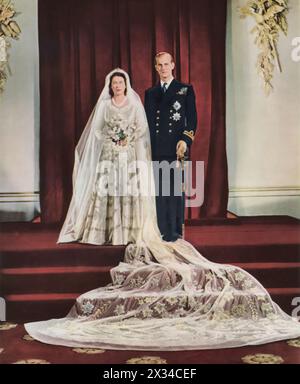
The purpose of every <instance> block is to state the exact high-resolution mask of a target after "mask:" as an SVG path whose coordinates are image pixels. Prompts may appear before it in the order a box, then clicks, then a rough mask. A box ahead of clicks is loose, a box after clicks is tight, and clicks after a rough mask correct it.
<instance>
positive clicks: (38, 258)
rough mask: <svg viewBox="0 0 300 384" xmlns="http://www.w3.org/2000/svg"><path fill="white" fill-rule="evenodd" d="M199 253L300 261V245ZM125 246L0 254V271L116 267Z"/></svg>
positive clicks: (214, 257)
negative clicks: (61, 267)
mask: <svg viewBox="0 0 300 384" xmlns="http://www.w3.org/2000/svg"><path fill="white" fill-rule="evenodd" d="M194 246H195V247H196V248H197V250H198V252H200V253H201V255H203V256H204V257H206V258H207V259H208V260H210V261H213V262H216V263H229V264H230V263H238V262H245V263H248V262H249V263H256V262H274V263H276V262H300V245H299V244H275V245H274V244H270V245H266V244H265V245H234V246H231V245H197V244H194ZM124 250H125V247H124V246H85V245H82V246H81V247H80V245H78V247H74V246H72V247H69V248H60V247H56V248H53V249H39V250H34V249H33V250H4V251H1V259H0V268H15V267H18V266H22V267H48V266H49V267H51V266H64V265H68V266H77V265H78V266H79V265H89V266H103V265H113V266H115V265H117V264H118V263H119V262H120V261H122V260H123V258H124Z"/></svg>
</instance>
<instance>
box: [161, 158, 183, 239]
mask: <svg viewBox="0 0 300 384" xmlns="http://www.w3.org/2000/svg"><path fill="white" fill-rule="evenodd" d="M162 161H165V162H166V163H168V164H171V165H173V166H172V167H171V168H170V169H169V171H170V172H167V171H165V168H163V163H162ZM166 163H164V164H166ZM175 164H176V162H175V163H174V159H157V160H156V161H154V177H155V187H156V213H157V221H158V227H159V230H160V233H161V234H162V236H163V239H164V240H165V241H176V240H177V239H178V238H181V237H182V226H183V223H184V193H183V189H182V179H183V174H182V169H181V166H180V164H179V163H178V164H177V165H179V166H177V167H176V166H174V165H175Z"/></svg>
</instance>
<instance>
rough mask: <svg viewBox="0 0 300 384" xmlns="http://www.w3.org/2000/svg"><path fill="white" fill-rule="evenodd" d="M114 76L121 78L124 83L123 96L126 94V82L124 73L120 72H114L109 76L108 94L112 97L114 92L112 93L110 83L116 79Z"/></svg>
mask: <svg viewBox="0 0 300 384" xmlns="http://www.w3.org/2000/svg"><path fill="white" fill-rule="evenodd" d="M116 76H119V77H123V79H124V82H125V92H124V94H125V95H126V94H127V81H126V76H125V75H124V73H122V72H117V71H116V72H114V73H112V74H111V76H110V78H109V94H110V96H111V97H113V95H114V92H113V90H112V87H111V83H112V81H113V78H114V77H116Z"/></svg>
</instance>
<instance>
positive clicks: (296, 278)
mask: <svg viewBox="0 0 300 384" xmlns="http://www.w3.org/2000/svg"><path fill="white" fill-rule="evenodd" d="M231 265H235V266H237V267H239V268H242V269H244V270H246V271H247V272H248V273H250V274H251V275H252V276H254V277H255V278H256V279H257V280H258V281H259V282H260V283H261V284H262V285H263V286H264V287H265V288H271V287H274V286H275V287H282V288H284V287H287V288H289V287H299V286H300V273H299V272H300V263H231Z"/></svg>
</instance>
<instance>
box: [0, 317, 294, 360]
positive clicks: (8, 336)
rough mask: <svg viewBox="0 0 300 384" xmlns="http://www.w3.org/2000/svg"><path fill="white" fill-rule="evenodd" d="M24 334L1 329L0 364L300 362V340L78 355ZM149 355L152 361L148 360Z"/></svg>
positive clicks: (22, 329)
mask: <svg viewBox="0 0 300 384" xmlns="http://www.w3.org/2000/svg"><path fill="white" fill-rule="evenodd" d="M0 325H1V323H0ZM25 334H26V331H25V330H24V327H23V326H22V325H19V326H18V327H16V328H13V329H11V330H6V331H1V330H0V363H2V364H11V363H15V362H20V360H23V361H22V362H23V363H26V361H27V363H30V360H31V359H34V360H36V359H37V360H38V361H39V360H42V362H43V361H44V362H45V361H46V362H49V363H52V364H125V363H126V362H127V361H128V360H129V361H132V360H130V359H136V358H137V359H138V360H134V361H136V362H137V363H139V362H140V363H142V362H144V363H152V362H156V363H164V364H224V363H226V364H245V363H246V362H244V361H243V360H242V358H243V357H245V356H247V355H251V356H252V357H251V360H252V361H253V362H256V363H258V362H259V361H261V356H259V355H258V354H266V356H264V361H265V360H267V361H268V363H277V364H278V363H279V364H299V363H300V354H299V351H300V350H299V346H300V339H297V340H296V341H293V343H292V344H293V345H294V346H293V345H289V344H288V343H287V342H286V341H280V342H276V343H270V344H265V345H259V346H248V347H241V348H231V349H219V350H204V351H178V352H157V351H156V352H145V351H112V350H98V351H95V350H91V349H87V350H83V349H79V350H78V352H76V350H74V349H73V348H69V347H57V346H54V345H47V344H42V343H40V342H38V341H32V340H29V341H27V340H24V339H23V337H24V335H25ZM297 346H298V347H297ZM2 349H3V350H2ZM1 350H2V353H1ZM82 352H85V353H82ZM87 352H88V353H87ZM93 352H98V353H93ZM257 355H258V356H257ZM149 356H150V357H151V358H152V359H153V360H151V359H149ZM24 360H25V361H24ZM28 360H29V361H28ZM31 362H32V361H31Z"/></svg>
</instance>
